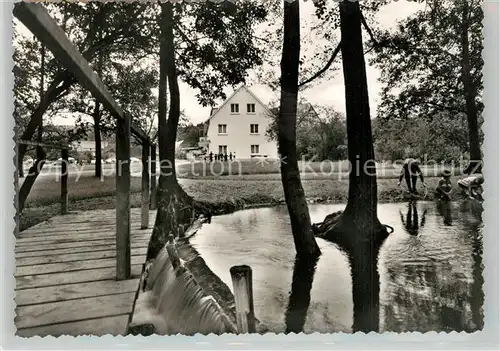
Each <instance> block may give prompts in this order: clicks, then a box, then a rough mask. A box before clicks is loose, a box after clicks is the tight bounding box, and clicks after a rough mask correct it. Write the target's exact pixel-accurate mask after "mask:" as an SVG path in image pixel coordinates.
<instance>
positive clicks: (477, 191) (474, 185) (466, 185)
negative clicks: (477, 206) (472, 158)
mask: <svg viewBox="0 0 500 351" xmlns="http://www.w3.org/2000/svg"><path fill="white" fill-rule="evenodd" d="M483 183H484V178H483V176H470V177H467V178H464V179H460V180H459V181H458V182H457V184H458V186H459V187H460V189H462V192H463V194H465V195H467V196H468V197H469V198H470V199H478V200H482V198H483V197H482V194H483V187H482V184H483Z"/></svg>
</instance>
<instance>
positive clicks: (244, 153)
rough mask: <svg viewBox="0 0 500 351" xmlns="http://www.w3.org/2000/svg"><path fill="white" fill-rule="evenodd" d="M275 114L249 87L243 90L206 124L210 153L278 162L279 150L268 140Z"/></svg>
mask: <svg viewBox="0 0 500 351" xmlns="http://www.w3.org/2000/svg"><path fill="white" fill-rule="evenodd" d="M271 120H272V119H271V111H270V110H269V108H268V107H267V106H266V105H265V104H264V103H263V102H262V101H261V100H259V98H258V97H257V96H256V95H255V94H254V93H252V91H251V90H250V89H249V88H247V87H246V86H244V85H243V86H241V87H239V88H238V89H237V90H236V91H235V92H234V93H233V94H232V95H231V96H230V97H229V98H228V99H227V100H226V101H225V102H224V103H223V104H222V105H221V106H220V107H219V108H217V109H212V111H211V116H210V118H209V119H208V120H207V121H206V122H205V132H206V133H205V138H204V141H205V143H204V145H206V149H207V153H208V154H209V153H210V152H212V153H214V154H220V153H222V154H228V155H229V154H230V153H232V154H233V155H235V157H236V158H237V159H248V158H253V157H267V158H272V159H276V158H278V146H277V143H276V142H275V141H272V140H269V139H268V138H267V137H266V131H267V129H268V126H269V124H270V123H271Z"/></svg>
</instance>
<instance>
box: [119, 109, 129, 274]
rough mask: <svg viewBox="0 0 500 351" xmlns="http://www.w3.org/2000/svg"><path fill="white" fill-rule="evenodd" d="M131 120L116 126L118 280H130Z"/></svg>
mask: <svg viewBox="0 0 500 351" xmlns="http://www.w3.org/2000/svg"><path fill="white" fill-rule="evenodd" d="M130 265H131V262H130V118H129V116H125V118H123V119H118V120H117V126H116V279H118V280H125V279H129V278H130V270H131V267H130Z"/></svg>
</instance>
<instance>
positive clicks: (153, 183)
mask: <svg viewBox="0 0 500 351" xmlns="http://www.w3.org/2000/svg"><path fill="white" fill-rule="evenodd" d="M156 169H157V167H156V145H155V144H151V195H150V200H149V208H150V209H151V210H156Z"/></svg>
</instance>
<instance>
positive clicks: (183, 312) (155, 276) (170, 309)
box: [129, 244, 237, 335]
mask: <svg viewBox="0 0 500 351" xmlns="http://www.w3.org/2000/svg"><path fill="white" fill-rule="evenodd" d="M168 245H169V244H167V246H168ZM167 246H165V247H164V248H163V250H162V251H161V252H160V253H159V254H158V256H157V257H156V258H155V259H154V260H152V262H149V263H147V264H146V265H145V269H144V272H143V274H142V277H141V282H140V284H139V290H138V294H137V299H136V302H135V306H134V310H133V313H132V318H131V322H130V324H129V333H133V334H143V335H144V334H153V333H154V334H159V335H172V334H177V333H180V334H183V335H194V334H196V333H201V334H204V335H207V334H210V333H214V334H217V335H220V334H223V333H236V332H237V328H236V325H235V323H234V322H233V321H231V319H230V318H229V317H228V316H227V315H226V313H225V312H224V310H223V309H222V307H221V306H220V305H219V304H218V303H217V302H216V300H215V299H214V298H213V297H212V296H210V295H207V294H206V293H205V292H204V290H203V289H202V288H201V286H200V285H199V284H198V282H197V281H196V279H195V277H194V276H193V274H191V272H190V271H189V270H188V269H187V268H186V267H185V265H184V263H183V261H182V260H180V264H179V265H178V266H177V263H176V261H175V260H173V259H174V258H173V257H172V255H169V253H168V251H167ZM172 248H173V250H176V249H175V246H174V245H171V246H170V247H169V250H172ZM174 266H177V267H175V268H174Z"/></svg>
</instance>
